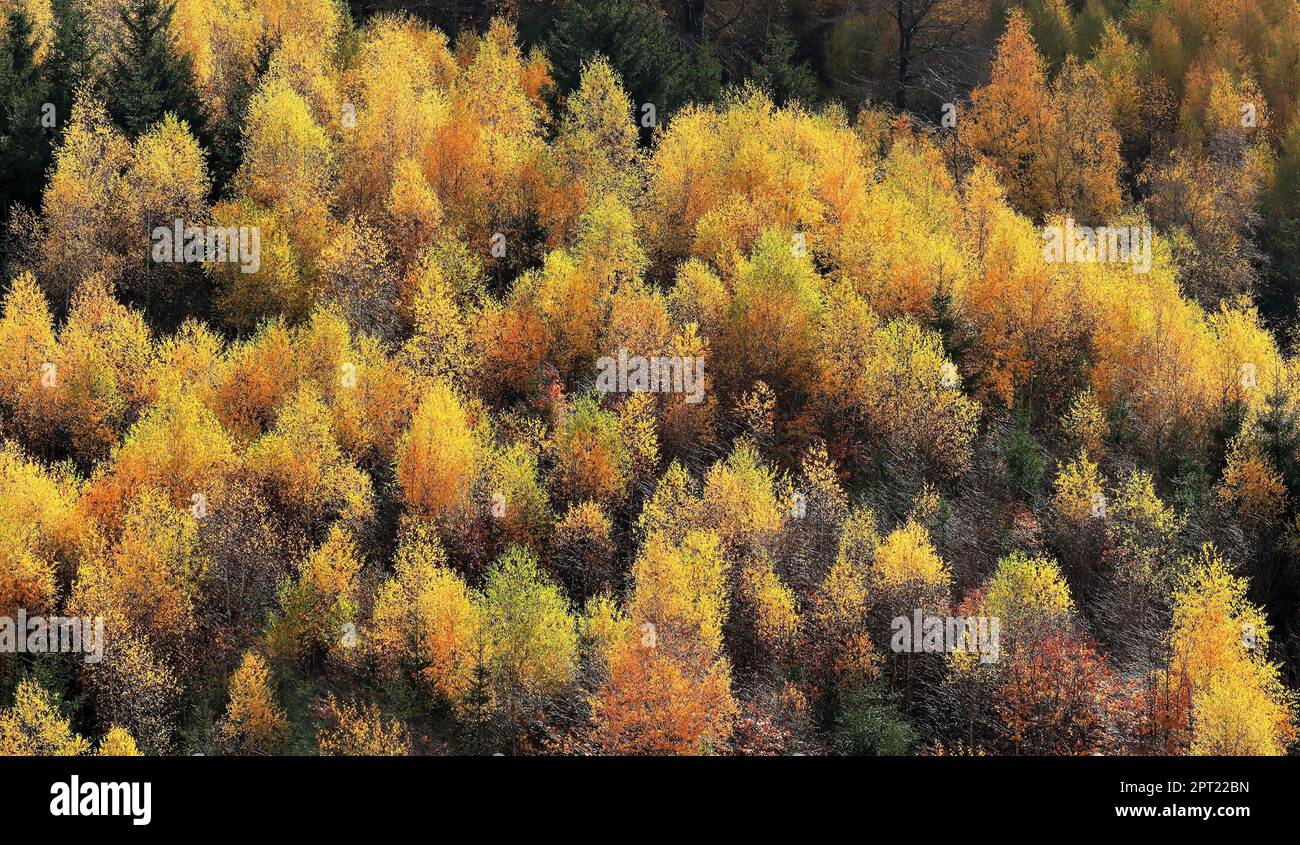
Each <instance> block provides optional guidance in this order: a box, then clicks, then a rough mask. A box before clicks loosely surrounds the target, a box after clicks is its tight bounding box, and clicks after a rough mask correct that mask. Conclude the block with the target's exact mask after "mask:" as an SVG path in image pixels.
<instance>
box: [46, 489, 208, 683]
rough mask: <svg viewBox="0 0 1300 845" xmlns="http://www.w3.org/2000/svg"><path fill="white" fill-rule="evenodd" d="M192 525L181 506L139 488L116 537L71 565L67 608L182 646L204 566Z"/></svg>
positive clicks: (174, 648) (163, 646) (159, 644)
mask: <svg viewBox="0 0 1300 845" xmlns="http://www.w3.org/2000/svg"><path fill="white" fill-rule="evenodd" d="M197 532H198V526H197V522H196V520H195V518H194V516H193V515H192V514H191V513H190V511H189V510H188V509H187V510H177V509H176V508H175V507H173V505H172V503H171V502H170V501H168V500H167V499H166V498H165V497H164V496H163V495H162V494H161V493H159V492H157V491H155V490H152V489H145V490H143V491H142V492H141V493H140V494H139V495H138V496H137V497H136V499H135V500H134V502H133V503H132V504H131V507H130V510H128V511H127V514H126V519H125V520H124V522H123V524H122V532H121V536H120V538H119V539H118V540H117V542H116V543H115V544H113V546H112V547H111V548H110V549H108V550H107V551H105V552H103V553H100V554H96V555H94V556H93V557H91V558H90V559H89V560H88V561H86V562H85V563H84V564H83V565H82V566H81V567H80V568H79V569H78V571H77V578H76V581H75V582H74V584H73V587H72V595H71V597H70V598H69V599H68V609H69V610H70V611H71V612H72V613H73V614H75V615H79V616H103V617H104V625H105V627H106V628H107V629H108V630H110V631H113V632H114V636H115V637H116V636H118V635H120V634H122V633H124V632H125V631H127V630H130V631H132V632H133V633H134V634H135V635H136V636H146V637H148V638H149V642H150V644H151V645H152V646H154V647H155V648H157V649H159V650H160V651H163V652H165V653H169V654H170V653H176V652H178V651H181V650H183V648H184V646H185V642H184V639H185V637H186V636H187V635H188V634H189V633H190V632H191V631H193V629H194V627H195V625H196V624H197V619H196V617H195V600H196V599H197V597H198V584H199V579H200V577H201V574H202V571H203V568H204V559H203V557H202V554H201V552H200V550H199V548H198V537H197ZM151 660H152V658H148V659H144V658H142V661H143V662H144V663H148V662H150V661H151ZM107 662H109V661H108V660H107V659H106V663H107Z"/></svg>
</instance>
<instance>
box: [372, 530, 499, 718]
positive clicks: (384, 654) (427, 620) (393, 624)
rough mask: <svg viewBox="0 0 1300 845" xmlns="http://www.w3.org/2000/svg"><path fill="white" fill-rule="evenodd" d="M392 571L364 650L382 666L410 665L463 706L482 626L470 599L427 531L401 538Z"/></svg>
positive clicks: (467, 694) (479, 612) (471, 682)
mask: <svg viewBox="0 0 1300 845" xmlns="http://www.w3.org/2000/svg"><path fill="white" fill-rule="evenodd" d="M394 570H395V572H394V577H393V578H390V579H389V580H388V581H386V582H384V584H383V586H382V587H381V588H380V590H379V596H378V598H377V599H376V601H375V609H374V616H373V620H372V621H373V626H374V627H373V632H372V633H371V634H370V635H369V636H368V638H367V646H368V647H369V648H370V649H371V650H372V651H373V652H374V653H375V654H376V655H377V656H378V657H379V659H380V662H381V663H382V664H385V665H390V666H391V665H393V664H394V663H396V662H397V661H399V660H405V661H409V665H410V667H411V668H412V669H414V670H415V671H416V672H418V674H419V675H420V676H421V677H422V678H423V679H424V680H425V681H426V682H427V683H428V684H429V685H430V686H431V687H432V688H433V689H434V691H435V692H437V693H438V694H439V695H441V696H444V697H446V698H447V699H449V700H451V701H453V702H456V703H458V704H461V705H465V704H467V703H468V702H467V699H468V696H469V694H470V692H471V689H472V687H473V682H474V671H475V669H476V667H477V666H478V660H479V658H480V656H481V655H480V654H479V650H478V645H479V643H480V641H481V637H482V633H481V632H482V626H483V615H482V611H481V610H480V608H479V606H478V604H477V603H476V602H475V600H474V596H473V594H472V593H471V592H470V590H469V588H468V587H467V586H466V585H465V582H464V581H463V580H462V579H461V578H460V576H459V575H457V574H456V573H455V572H453V571H452V570H450V569H448V568H447V559H446V554H445V553H444V552H443V550H442V546H441V545H440V544H439V543H438V540H437V537H436V536H435V535H434V534H433V533H432V531H430V530H428V529H427V528H426V529H420V528H417V529H415V530H414V531H412V533H410V534H408V535H407V536H405V537H404V538H403V540H402V543H401V545H400V546H399V547H398V550H397V555H396V558H395V564H394Z"/></svg>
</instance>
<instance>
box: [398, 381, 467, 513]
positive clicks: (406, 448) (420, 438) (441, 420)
mask: <svg viewBox="0 0 1300 845" xmlns="http://www.w3.org/2000/svg"><path fill="white" fill-rule="evenodd" d="M481 451H482V449H481V446H480V444H479V440H478V438H477V436H476V435H475V433H474V431H473V430H472V429H471V427H470V422H469V418H468V415H467V414H466V411H465V407H464V405H463V403H462V401H461V399H460V398H459V397H458V396H456V394H455V393H454V392H453V391H452V390H451V388H450V387H448V386H447V385H446V384H445V383H443V382H441V381H435V382H434V383H433V385H432V386H431V387H430V388H429V389H428V390H427V391H426V392H425V394H424V398H423V399H422V400H421V401H420V405H419V407H418V408H417V409H416V412H415V416H414V417H413V418H412V420H411V427H410V428H409V429H408V430H407V432H406V435H405V436H404V437H403V438H402V442H401V445H400V446H398V450H397V479H398V481H399V482H400V483H401V485H402V493H403V496H404V497H405V500H406V506H407V509H408V510H409V511H410V512H412V513H414V514H418V515H421V516H425V517H439V516H444V515H448V514H450V513H453V512H456V511H460V510H463V509H464V508H465V507H466V506H467V505H468V504H469V496H470V492H471V488H472V485H473V484H474V481H475V480H476V479H477V477H478V472H479V469H480V466H481V463H482V460H483V457H482V456H481Z"/></svg>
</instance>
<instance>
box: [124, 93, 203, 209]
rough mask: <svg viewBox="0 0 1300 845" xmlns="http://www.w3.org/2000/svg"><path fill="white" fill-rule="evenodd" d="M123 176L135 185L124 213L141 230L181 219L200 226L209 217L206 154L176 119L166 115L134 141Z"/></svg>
mask: <svg viewBox="0 0 1300 845" xmlns="http://www.w3.org/2000/svg"><path fill="white" fill-rule="evenodd" d="M125 178H126V182H127V184H128V185H130V186H131V187H130V191H129V192H127V193H126V194H125V197H124V199H125V200H126V202H125V203H124V205H125V209H123V210H124V211H125V212H126V213H127V214H128V215H130V217H129V219H130V220H131V221H132V222H133V223H134V224H135V226H137V227H139V230H143V231H145V232H149V231H152V229H153V227H154V226H170V225H171V224H172V223H173V221H175V220H177V219H180V220H184V221H185V225H187V226H190V225H196V224H198V223H199V222H200V221H202V220H203V218H205V217H206V216H207V214H206V202H207V195H208V192H209V190H211V185H210V183H209V179H208V171H207V165H206V164H205V163H204V151H203V149H202V148H201V147H200V146H199V143H198V141H196V140H195V139H194V136H193V135H191V134H190V129H189V127H187V126H186V125H185V124H184V123H182V122H181V121H179V120H177V118H176V116H175V115H172V114H168V115H166V116H165V117H164V118H163V119H162V120H161V121H160V122H159V123H158V124H156V125H155V126H154V127H153V128H152V129H150V130H149V131H148V132H146V133H145V134H143V135H141V136H140V137H139V138H138V139H137V140H136V142H135V147H134V149H133V150H132V151H131V163H130V166H129V167H128V168H127V170H126V174H125Z"/></svg>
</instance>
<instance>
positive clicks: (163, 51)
mask: <svg viewBox="0 0 1300 845" xmlns="http://www.w3.org/2000/svg"><path fill="white" fill-rule="evenodd" d="M175 11H176V6H175V4H174V3H167V4H166V5H164V3H163V0H137V2H135V3H133V4H131V5H129V6H126V7H124V8H123V9H122V10H121V13H120V14H121V17H122V23H123V24H124V25H125V27H126V37H125V39H124V42H123V44H122V46H121V47H120V49H119V51H118V54H117V55H116V56H114V58H113V69H112V74H111V76H110V77H109V86H108V87H109V91H108V110H109V115H110V116H111V117H112V118H113V121H114V122H115V123H116V124H117V125H118V126H120V127H121V128H122V130H123V131H124V132H125V133H126V134H127V135H128V136H129V137H131V138H132V139H135V138H136V137H138V136H140V135H142V134H143V133H145V132H146V131H148V130H149V129H150V127H152V126H153V125H154V124H155V123H157V122H158V121H159V120H161V119H162V116H163V115H164V114H166V113H168V112H172V113H173V114H175V115H176V116H177V117H179V118H180V119H181V120H183V121H185V122H186V123H187V124H188V125H189V127H190V131H191V132H193V133H194V135H195V136H196V137H198V138H199V139H200V140H201V141H204V142H205V143H204V146H210V145H209V144H207V143H206V141H207V140H208V138H207V132H206V119H205V117H204V112H203V106H202V105H201V104H200V102H199V97H198V94H197V93H196V92H195V86H194V69H193V67H192V66H191V63H190V59H189V57H188V56H186V55H184V54H182V53H180V52H179V51H178V50H177V49H176V46H175V44H173V43H172V38H171V32H170V26H171V21H172V15H173V14H174V13H175Z"/></svg>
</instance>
